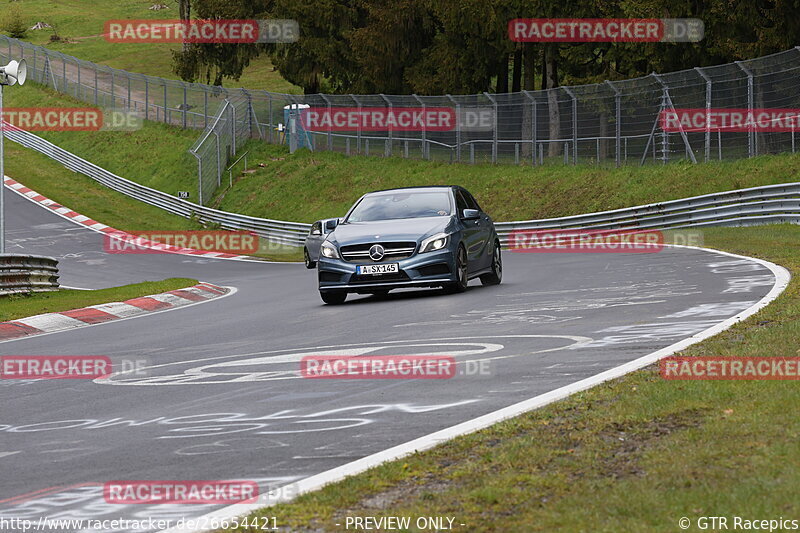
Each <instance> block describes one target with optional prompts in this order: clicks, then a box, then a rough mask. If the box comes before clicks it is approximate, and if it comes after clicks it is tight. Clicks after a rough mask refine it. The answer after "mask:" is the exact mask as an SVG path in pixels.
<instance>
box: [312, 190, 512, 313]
mask: <svg viewBox="0 0 800 533" xmlns="http://www.w3.org/2000/svg"><path fill="white" fill-rule="evenodd" d="M327 224H328V225H329V228H331V229H332V231H331V232H330V233H329V234H328V237H327V238H326V239H325V241H324V242H323V243H322V246H321V247H320V254H319V261H318V262H317V273H318V277H319V292H320V296H321V297H322V300H323V301H324V302H325V303H328V304H340V303H343V302H344V301H345V299H346V298H347V293H351V292H353V293H359V294H386V293H388V292H389V291H390V290H392V289H397V288H408V287H444V288H445V289H447V290H448V291H451V292H462V291H464V290H466V288H467V284H468V283H469V280H470V279H473V278H476V277H480V280H481V282H482V283H483V284H484V285H497V284H498V283H500V281H501V279H502V276H503V265H502V260H501V257H500V239H499V238H498V237H497V232H496V231H495V228H494V223H493V222H492V219H491V218H489V215H487V214H486V213H484V212H483V210H482V209H481V208H480V206H479V205H478V202H477V201H475V198H473V197H472V195H471V194H470V193H469V192H468V191H467V190H466V189H464V188H462V187H457V186H446V187H409V188H405V189H390V190H386V191H377V192H371V193H368V194H365V195H364V196H362V197H361V198H360V199H359V200H358V201H357V202H356V203H355V205H353V207H351V208H350V211H348V212H347V215H346V216H345V217H344V218H343V219H341V222H339V221H338V220H336V219H333V220H329V221H328V222H327Z"/></svg>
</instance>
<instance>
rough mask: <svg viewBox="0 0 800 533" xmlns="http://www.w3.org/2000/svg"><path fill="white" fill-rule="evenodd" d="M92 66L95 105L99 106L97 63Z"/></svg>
mask: <svg viewBox="0 0 800 533" xmlns="http://www.w3.org/2000/svg"><path fill="white" fill-rule="evenodd" d="M92 64H93V65H94V105H97V63H92ZM43 74H44V73H43Z"/></svg>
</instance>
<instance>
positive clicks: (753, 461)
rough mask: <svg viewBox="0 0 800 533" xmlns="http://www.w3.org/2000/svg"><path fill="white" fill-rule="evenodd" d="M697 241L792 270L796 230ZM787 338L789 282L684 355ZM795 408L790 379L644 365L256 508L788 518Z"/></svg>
mask: <svg viewBox="0 0 800 533" xmlns="http://www.w3.org/2000/svg"><path fill="white" fill-rule="evenodd" d="M705 242H706V246H709V247H713V248H717V249H720V250H726V251H730V252H734V253H739V254H745V255H749V256H755V257H760V258H764V259H767V260H770V261H773V262H775V263H778V264H780V265H783V266H784V267H786V268H788V269H789V270H790V271H791V272H792V273H793V275H794V276H797V274H798V272H800V249H798V247H797V243H798V242H800V227H797V226H792V225H776V226H762V227H754V228H717V229H709V230H706V232H705ZM798 338H800V281H798V280H797V279H796V278H795V279H794V280H793V281H792V282H791V283H790V285H789V287H788V289H786V291H785V292H784V293H783V294H782V295H781V296H780V297H779V298H778V299H777V300H776V301H775V302H774V303H772V304H771V305H769V306H768V307H767V308H765V309H764V310H762V311H761V312H759V313H757V314H756V315H754V316H752V317H750V318H749V319H747V320H745V321H743V322H741V323H739V324H736V325H735V326H733V327H732V328H730V329H728V330H726V331H725V332H723V333H721V334H719V335H716V336H715V337H713V338H711V339H708V340H706V341H703V342H702V343H699V344H697V345H695V346H692V347H690V348H688V349H687V350H684V352H683V353H682V355H690V356H787V357H789V356H798V355H800V350H798V344H797V339H798ZM798 402H800V388H798V386H797V383H792V382H769V381H761V382H747V381H665V380H663V379H661V378H660V377H659V374H658V372H657V369H656V368H655V367H649V368H647V369H644V370H641V371H637V372H634V373H632V374H629V375H627V376H625V377H623V378H620V379H616V380H613V381H611V382H608V383H605V384H603V385H599V386H597V387H595V388H593V389H591V390H589V391H585V392H583V393H579V394H576V395H574V396H572V397H570V398H568V399H566V400H563V401H560V402H557V403H555V404H552V405H549V406H547V407H545V408H542V409H539V410H536V411H533V412H530V413H527V414H525V415H522V416H519V417H517V418H514V419H511V420H508V421H506V422H502V423H500V424H496V425H494V426H492V427H491V428H488V429H486V430H483V431H480V432H477V433H474V434H471V435H467V436H464V437H459V438H457V439H454V440H453V441H450V442H448V443H446V444H443V445H441V446H438V447H436V448H434V449H432V450H429V451H427V452H424V453H418V454H414V455H412V456H409V457H407V458H405V459H402V460H399V461H394V462H390V463H387V464H385V465H383V466H380V467H377V468H374V469H372V470H369V471H367V472H365V473H364V474H361V475H358V476H354V477H351V478H349V479H346V480H344V481H342V482H339V483H336V484H333V485H329V486H328V487H326V488H323V489H322V490H320V491H317V492H314V493H311V494H307V495H304V496H300V497H299V498H297V500H296V501H295V502H294V503H290V504H283V505H279V506H275V507H271V508H268V509H265V510H263V511H262V512H260V513H258V514H260V515H261V516H270V517H271V516H275V517H277V522H278V525H280V526H281V527H283V528H286V529H287V530H290V531H340V530H343V527H336V526H335V523H337V522H339V523H343V520H344V518H345V517H346V516H412V517H417V516H450V517H454V518H455V523H456V524H460V523H464V524H466V528H461V527H458V528H457V530H461V529H463V530H465V531H504V532H505V531H519V532H529V531H609V532H618V531H664V532H670V533H672V532H675V531H680V530H681V529H680V528H679V526H678V520H679V519H680V518H681V517H688V518H690V519H691V520H692V521H693V523H694V525H693V526H692V527H691V528H690V529H689V530H690V531H698V530H699V529H698V528H697V522H696V519H697V518H698V517H699V516H703V515H714V516H727V517H733V516H741V517H745V518H749V519H756V518H758V519H761V518H764V519H768V518H778V517H780V516H784V517H789V518H794V517H796V516H797V515H798V512H800V504H799V503H798V501H797V498H796V497H795V496H794V495H795V494H796V493H797V490H798V489H800V468H798V466H799V465H800V447H798V446H797V439H798V435H800V418H798V417H797V415H796V413H795V412H794V408H793V406H795V405H797V404H798ZM731 519H732V518H729V522H728V524H729V526H732V523H731V521H730V520H731ZM244 530H245V529H242V531H244ZM411 531H416V530H415V529H413V528H412V529H411Z"/></svg>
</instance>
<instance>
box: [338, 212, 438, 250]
mask: <svg viewBox="0 0 800 533" xmlns="http://www.w3.org/2000/svg"><path fill="white" fill-rule="evenodd" d="M451 224H452V217H424V218H404V219H401V220H379V221H375V222H354V223H349V224H339V225H338V226H336V229H335V230H333V232H331V234H330V236H329V237H328V239H329V240H332V241H333V240H335V241H336V242H337V243H338V244H339V246H346V245H348V244H363V243H367V242H386V241H420V240H422V239H424V238H425V237H430V236H431V235H434V234H436V233H441V232H447V230H448V227H449V226H451Z"/></svg>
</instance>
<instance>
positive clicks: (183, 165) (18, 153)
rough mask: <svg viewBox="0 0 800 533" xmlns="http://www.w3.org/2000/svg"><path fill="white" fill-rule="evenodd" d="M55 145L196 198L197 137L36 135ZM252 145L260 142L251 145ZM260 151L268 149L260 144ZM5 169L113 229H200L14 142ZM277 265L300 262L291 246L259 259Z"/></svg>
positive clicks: (36, 99) (40, 93) (18, 97)
mask: <svg viewBox="0 0 800 533" xmlns="http://www.w3.org/2000/svg"><path fill="white" fill-rule="evenodd" d="M18 89H20V90H15V91H6V93H5V95H4V96H6V98H5V102H4V103H5V104H6V105H7V106H9V107H35V106H43V107H70V106H75V105H85V104H83V103H81V102H78V101H77V100H74V99H72V98H70V97H66V96H64V95H61V94H58V93H55V92H54V91H52V90H50V89H47V88H43V87H41V86H37V85H33V84H31V85H26V86H25V87H24V89H23V88H18ZM36 134H37V135H39V136H40V137H43V138H45V139H47V140H49V141H50V142H53V143H54V144H56V145H58V146H60V147H61V148H64V149H65V150H69V151H70V152H72V153H74V154H76V155H78V156H80V157H82V158H84V159H86V160H87V161H91V162H92V163H94V164H96V165H99V166H101V167H103V168H105V169H106V170H109V171H111V172H113V173H115V174H117V175H119V176H122V177H124V178H126V179H130V180H131V181H135V182H137V183H141V184H142V185H146V186H148V187H152V188H155V189H159V190H161V191H164V192H167V193H170V194H177V192H178V191H181V190H184V191H189V192H190V195H191V196H190V200H191V199H193V198H196V194H197V189H196V187H197V162H196V160H195V158H194V157H193V156H192V155H191V154H189V153H188V151H187V150H188V149H189V147H190V146H191V145H192V143H193V142H194V141H195V139H196V138H197V136H198V135H199V134H200V132H199V131H197V130H182V129H180V128H176V127H173V126H167V125H164V124H160V123H153V122H145V123H144V127H143V128H142V129H141V130H138V131H130V132H123V131H93V132H86V131H60V132H36ZM253 144H254V145H255V143H253ZM262 146H263V144H262ZM5 149H6V158H5V171H6V174H7V175H8V176H11V177H13V178H15V179H17V180H19V181H20V182H21V183H23V184H24V185H25V186H27V187H30V188H31V189H34V190H35V191H37V192H39V193H41V194H43V195H45V196H47V197H48V198H51V199H53V200H55V201H56V202H58V203H61V204H64V205H66V206H68V207H70V208H71V209H73V210H75V211H77V212H78V213H81V214H83V215H86V216H88V217H90V218H92V219H94V220H98V221H100V222H102V223H104V224H107V225H109V226H111V227H114V228H117V229H120V230H125V231H148V230H198V229H203V228H202V226H201V225H200V224H198V223H197V222H195V221H192V220H189V219H185V218H183V217H179V216H177V215H172V214H170V213H168V212H166V211H164V210H162V209H158V208H157V207H153V206H150V205H148V204H145V203H142V202H139V201H137V200H134V199H132V198H129V197H127V196H124V195H122V194H119V193H116V192H114V191H112V190H111V189H108V188H107V187H105V186H103V185H101V184H99V183H97V182H95V181H94V180H92V179H90V178H88V177H86V176H84V175H82V174H77V173H74V172H72V171H71V170H68V169H67V168H65V167H63V166H62V165H60V164H59V163H56V162H55V161H53V160H52V159H50V158H48V157H47V156H44V155H42V154H39V153H38V152H35V151H33V150H28V149H25V148H23V147H21V146H20V145H17V144H15V143H13V142H7V143H6V144H5ZM255 255H256V256H257V257H261V258H263V259H269V260H274V261H300V260H302V257H303V256H302V251H301V250H300V249H298V248H297V247H291V246H267V244H266V243H262V249H261V250H260V251H259V253H257V254H255Z"/></svg>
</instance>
